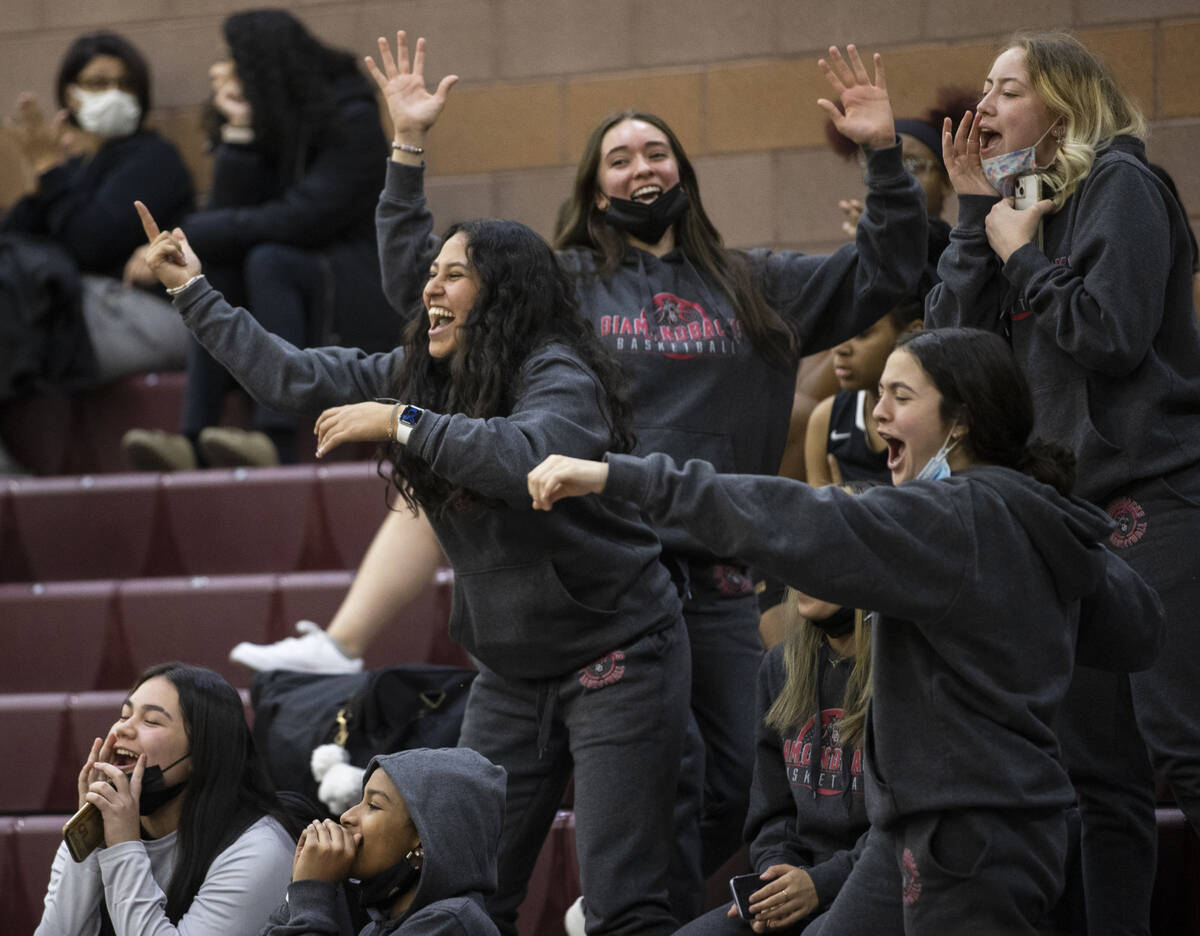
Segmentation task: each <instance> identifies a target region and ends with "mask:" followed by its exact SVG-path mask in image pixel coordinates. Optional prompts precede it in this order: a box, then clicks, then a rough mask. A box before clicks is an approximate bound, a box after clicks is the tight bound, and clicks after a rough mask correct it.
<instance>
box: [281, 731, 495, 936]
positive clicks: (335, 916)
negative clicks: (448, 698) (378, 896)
mask: <svg viewBox="0 0 1200 936" xmlns="http://www.w3.org/2000/svg"><path fill="white" fill-rule="evenodd" d="M376 768H379V769H381V770H383V771H384V772H385V773H386V774H387V775H388V777H389V778H390V779H391V781H392V783H394V784H395V785H396V789H397V790H398V791H399V792H400V795H401V796H402V797H403V798H404V803H405V805H406V806H407V807H408V812H409V815H410V816H411V817H412V821H413V824H414V825H415V826H416V827H417V832H418V833H419V834H420V837H421V846H422V849H423V850H424V852H425V858H424V862H423V864H422V866H421V876H420V878H419V879H418V883H417V890H416V894H415V896H414V897H413V901H412V904H410V905H409V908H408V909H407V910H406V911H405V912H404V913H403V914H402V915H401V916H399V917H397V918H396V919H390V918H388V917H385V916H384V915H382V914H380V913H377V912H375V911H371V922H370V923H369V924H367V926H365V927H364V928H363V930H362V933H361V934H360V936H384V934H387V933H397V934H400V936H498V934H499V930H497V929H496V925H495V924H494V923H493V922H492V920H491V918H490V917H489V916H488V915H487V912H486V911H485V910H484V905H483V898H484V897H485V896H486V895H487V894H490V893H491V892H492V891H493V890H495V888H496V850H497V848H498V847H499V844H500V827H501V825H502V824H503V821H504V794H505V784H506V775H505V773H504V769H503V768H501V767H497V766H496V765H495V764H493V763H492V762H491V761H489V760H488V759H487V758H486V757H484V756H483V755H482V754H478V753H476V752H475V751H472V750H470V749H468V748H440V749H436V750H430V749H426V748H418V749H416V750H412V751H401V752H399V753H398V754H381V755H379V756H378V757H375V758H372V760H371V763H370V764H368V765H367V771H366V773H365V774H364V775H363V782H364V783H365V782H366V780H367V778H369V777H370V776H371V774H372V772H374V770H375V769H376ZM308 933H312V934H328V936H334V934H337V936H347V934H348V933H349V929H348V926H347V922H346V920H345V917H344V914H342V913H341V912H340V910H339V899H338V885H336V884H330V883H326V882H324V881H296V882H294V883H292V884H291V885H290V886H289V887H288V892H287V900H286V902H285V903H284V904H283V905H282V906H281V907H280V908H279V909H278V910H276V911H275V913H274V915H273V916H272V917H271V922H270V924H269V925H268V927H267V929H266V930H264V931H263V936H302V934H308Z"/></svg>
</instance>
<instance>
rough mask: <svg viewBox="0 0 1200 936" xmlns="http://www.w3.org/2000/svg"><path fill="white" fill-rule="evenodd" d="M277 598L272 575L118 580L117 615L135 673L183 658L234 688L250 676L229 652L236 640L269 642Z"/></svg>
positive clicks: (243, 683)
mask: <svg viewBox="0 0 1200 936" xmlns="http://www.w3.org/2000/svg"><path fill="white" fill-rule="evenodd" d="M277 600H278V599H277V594H276V577H275V576H273V575H224V576H212V577H209V576H194V577H192V578H161V579H136V580H133V581H127V582H122V583H121V585H120V588H119V600H118V603H119V613H120V618H121V623H122V626H123V628H124V631H125V633H126V634H127V635H128V638H129V647H130V656H131V661H132V663H133V671H134V673H135V674H136V673H138V672H141V670H143V669H144V668H145V667H147V666H149V665H150V664H151V663H158V662H161V661H163V660H184V661H186V662H188V663H199V664H200V665H202V666H207V667H210V668H211V669H214V670H216V671H217V672H218V673H220V674H221V675H222V676H224V677H225V678H226V679H228V680H229V681H230V682H232V683H233V684H234V685H235V686H239V685H241V686H244V685H248V684H249V680H250V674H249V672H248V671H247V670H246V669H244V668H243V667H241V666H238V665H237V664H235V663H231V662H230V661H229V650H230V648H231V647H232V646H233V645H234V644H235V643H237V642H238V641H239V640H251V641H254V642H255V643H263V642H265V641H266V640H267V639H268V636H269V635H270V634H271V633H272V632H274V629H275V625H273V624H272V621H273V620H274V619H276V618H277V617H278V608H277ZM127 686H128V681H127V682H126V683H125V685H124V686H123V687H122V688H127Z"/></svg>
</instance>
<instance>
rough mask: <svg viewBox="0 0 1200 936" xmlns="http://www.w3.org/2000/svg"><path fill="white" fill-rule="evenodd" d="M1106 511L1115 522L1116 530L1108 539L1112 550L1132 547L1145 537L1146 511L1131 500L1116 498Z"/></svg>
mask: <svg viewBox="0 0 1200 936" xmlns="http://www.w3.org/2000/svg"><path fill="white" fill-rule="evenodd" d="M1106 510H1107V511H1108V515H1109V516H1110V517H1112V518H1113V519H1114V520H1116V521H1117V528H1116V529H1115V530H1113V532H1112V536H1110V537H1109V538H1108V541H1109V542H1110V543H1112V545H1113V548H1114V549H1125V548H1126V547H1129V546H1132V545H1133V544H1134V543H1136V542H1137V541H1138V540H1140V539H1141V538H1142V537H1143V536H1145V535H1146V511H1145V510H1143V509H1142V505H1141V504H1139V503H1138V502H1137V501H1135V500H1134V499H1133V498H1131V497H1118V498H1117V499H1116V500H1115V501H1113V502H1112V503H1111V504H1109V505H1108V507H1107V508H1106Z"/></svg>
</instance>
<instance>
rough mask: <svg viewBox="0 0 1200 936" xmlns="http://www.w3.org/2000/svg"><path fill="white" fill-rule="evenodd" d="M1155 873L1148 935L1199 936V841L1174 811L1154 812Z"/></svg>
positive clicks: (1185, 822)
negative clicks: (1155, 837) (1156, 824)
mask: <svg viewBox="0 0 1200 936" xmlns="http://www.w3.org/2000/svg"><path fill="white" fill-rule="evenodd" d="M1155 818H1156V819H1157V821H1158V873H1157V875H1156V876H1155V880H1154V902H1153V904H1152V905H1151V908H1150V931H1151V932H1152V933H1170V934H1172V936H1200V838H1197V836H1196V833H1195V831H1194V830H1193V829H1192V827H1191V824H1190V823H1189V822H1188V821H1187V819H1186V818H1185V817H1184V815H1183V813H1182V812H1181V811H1180V810H1179V809H1178V808H1176V807H1174V806H1171V807H1159V808H1158V809H1156V810H1155Z"/></svg>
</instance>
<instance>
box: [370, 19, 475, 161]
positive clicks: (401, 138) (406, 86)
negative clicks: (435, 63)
mask: <svg viewBox="0 0 1200 936" xmlns="http://www.w3.org/2000/svg"><path fill="white" fill-rule="evenodd" d="M379 61H380V63H381V64H380V65H376V64H375V59H373V58H372V57H371V56H369V55H368V56H367V57H366V63H367V71H368V72H370V73H371V77H372V78H374V79H375V84H377V85H378V86H379V90H380V92H382V94H383V99H384V100H385V101H386V102H387V107H388V113H389V114H390V115H391V118H392V130H393V140H394V142H396V143H406V144H409V145H410V146H423V145H424V142H425V133H426V131H427V130H429V128H430V127H432V126H433V125H434V124H435V123H436V122H437V119H438V117H439V116H440V115H441V113H442V108H444V107H445V106H446V96H447V95H448V94H449V93H450V89H451V88H453V87H454V85H455V83H456V82H457V81H458V75H447V76H446V77H445V78H443V79H442V80H441V81H440V82H438V86H437V89H436V90H435V91H434V92H433V93H432V94H430V93H429V91H428V89H427V88H426V87H425V40H424V39H418V40H417V50H416V53H415V54H414V55H413V58H412V63H411V65H410V64H409V60H408V37H407V35H406V34H405V32H404V30H403V29H401V30H400V31H399V32H397V33H396V56H395V58H393V57H392V49H391V46H389V45H388V41H387V39H385V38H384V37H383V36H380V37H379Z"/></svg>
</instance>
